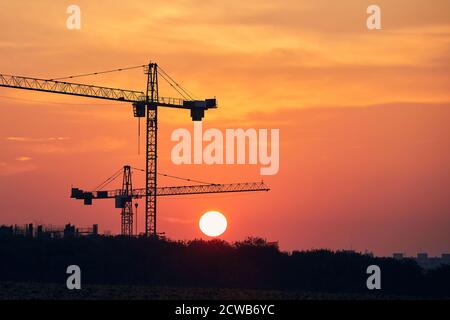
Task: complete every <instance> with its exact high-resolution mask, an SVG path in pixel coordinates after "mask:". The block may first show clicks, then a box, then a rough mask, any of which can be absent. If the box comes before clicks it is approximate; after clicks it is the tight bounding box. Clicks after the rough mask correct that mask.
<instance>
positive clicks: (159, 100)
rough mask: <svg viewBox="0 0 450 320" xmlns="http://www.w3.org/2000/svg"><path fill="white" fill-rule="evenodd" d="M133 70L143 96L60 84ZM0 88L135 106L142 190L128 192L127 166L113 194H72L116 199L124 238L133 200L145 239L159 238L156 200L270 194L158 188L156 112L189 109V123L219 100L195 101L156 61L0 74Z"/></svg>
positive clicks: (255, 187) (251, 187)
mask: <svg viewBox="0 0 450 320" xmlns="http://www.w3.org/2000/svg"><path fill="white" fill-rule="evenodd" d="M134 68H144V72H145V74H146V75H147V85H146V90H145V92H143V91H134V90H124V89H118V88H109V87H103V86H95V85H87V84H80V83H72V82H65V81H60V80H63V79H67V78H76V77H83V76H89V75H97V74H103V73H109V72H115V71H123V70H129V69H134ZM158 75H160V76H161V77H162V78H163V79H164V80H166V81H167V82H168V83H169V84H170V85H171V86H172V87H173V88H174V89H175V90H176V91H177V92H178V93H179V94H180V95H181V96H182V97H183V98H182V99H181V98H167V97H160V96H159V87H158ZM0 87H7V88H16V89H24V90H34V91H42V92H49V93H58V94H66V95H73V96H81V97H88V98H95V99H105V100H114V101H119V102H129V103H132V105H133V114H134V117H137V118H146V167H145V175H146V179H145V188H142V189H134V190H133V189H132V184H131V172H130V171H129V170H130V168H129V166H125V167H124V174H123V178H124V182H123V186H122V189H119V190H112V191H88V192H85V191H83V190H81V189H78V188H73V189H72V193H71V197H72V198H76V199H83V200H84V203H85V204H86V205H89V204H91V203H92V199H103V198H115V199H116V207H119V208H123V210H122V234H124V235H131V234H132V233H133V209H132V199H133V198H145V235H146V236H157V235H158V233H157V229H156V227H157V225H156V213H157V210H156V199H157V196H168V195H183V194H200V193H221V192H244V191H268V190H269V188H267V186H266V185H265V184H264V183H263V182H256V183H237V184H201V185H193V186H181V187H163V188H158V184H157V175H158V171H157V149H158V148H157V146H158V145H157V143H158V108H159V107H167V108H176V109H186V110H190V115H191V118H192V120H193V121H202V119H203V117H204V115H205V111H206V110H208V109H215V108H217V101H216V98H211V99H204V100H196V99H194V98H193V97H192V96H191V95H190V94H189V92H188V91H187V90H185V89H184V88H183V87H181V86H180V85H179V84H178V83H177V82H175V81H174V80H173V79H172V78H171V77H170V76H169V75H168V74H167V73H166V72H165V71H164V70H163V69H162V68H160V67H159V66H158V64H156V63H149V64H148V65H141V66H136V67H129V68H121V69H115V70H109V71H103V72H95V73H88V74H82V75H75V76H70V77H64V78H55V79H39V78H31V77H23V76H16V75H4V74H0ZM127 167H128V168H127ZM125 168H127V169H125ZM188 180H189V179H188ZM124 209H125V210H124Z"/></svg>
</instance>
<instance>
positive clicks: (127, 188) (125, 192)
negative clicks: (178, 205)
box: [71, 165, 269, 236]
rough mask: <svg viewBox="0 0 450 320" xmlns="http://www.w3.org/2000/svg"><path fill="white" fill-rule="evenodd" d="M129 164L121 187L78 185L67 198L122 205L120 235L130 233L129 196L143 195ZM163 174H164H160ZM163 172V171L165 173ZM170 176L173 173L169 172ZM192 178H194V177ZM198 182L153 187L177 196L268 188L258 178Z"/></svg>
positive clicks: (131, 220) (106, 182)
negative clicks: (88, 188)
mask: <svg viewBox="0 0 450 320" xmlns="http://www.w3.org/2000/svg"><path fill="white" fill-rule="evenodd" d="M132 169H134V170H140V171H142V170H141V169H137V168H132V167H131V166H129V165H125V166H124V167H123V174H122V188H121V189H111V190H98V188H97V190H95V191H84V190H82V189H80V188H72V191H71V198H73V199H77V200H83V202H84V204H85V205H92V202H93V200H94V199H95V200H97V199H115V207H116V208H119V209H122V212H121V233H122V235H124V236H131V235H133V199H141V198H143V197H145V195H146V189H145V188H137V189H133V187H132ZM120 173H121V172H120V171H119V172H116V173H115V174H114V175H112V176H111V177H109V178H108V179H107V180H106V181H105V182H104V183H102V184H101V185H100V186H102V185H106V184H108V183H109V182H111V181H113V180H115V179H116V178H118V177H119V176H120ZM163 175H165V174H163ZM165 176H167V175H165ZM171 177H173V176H171ZM174 178H177V179H181V180H188V181H192V179H183V178H180V177H174ZM194 181H195V180H194ZM195 182H199V183H200V184H195V185H184V186H169V187H158V188H157V189H156V196H157V197H161V196H181V195H190V194H207V193H232V192H250V191H269V188H268V187H267V186H266V185H265V184H264V182H263V181H261V182H245V183H228V184H215V183H206V182H200V181H195Z"/></svg>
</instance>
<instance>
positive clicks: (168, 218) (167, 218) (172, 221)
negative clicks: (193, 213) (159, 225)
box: [162, 217, 192, 224]
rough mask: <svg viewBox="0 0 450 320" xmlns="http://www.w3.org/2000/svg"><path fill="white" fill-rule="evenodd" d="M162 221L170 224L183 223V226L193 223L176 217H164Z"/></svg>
mask: <svg viewBox="0 0 450 320" xmlns="http://www.w3.org/2000/svg"><path fill="white" fill-rule="evenodd" d="M162 220H164V221H167V222H169V223H181V224H187V223H191V222H192V220H184V219H179V218H175V217H164V218H162Z"/></svg>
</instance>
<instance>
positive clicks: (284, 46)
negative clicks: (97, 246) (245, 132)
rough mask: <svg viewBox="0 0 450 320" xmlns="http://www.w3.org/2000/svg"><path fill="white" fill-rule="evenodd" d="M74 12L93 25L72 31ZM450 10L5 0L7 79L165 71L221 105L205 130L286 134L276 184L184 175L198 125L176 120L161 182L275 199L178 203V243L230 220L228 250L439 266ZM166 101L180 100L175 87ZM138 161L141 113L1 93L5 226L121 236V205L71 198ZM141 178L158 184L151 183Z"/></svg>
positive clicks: (444, 230) (442, 5)
mask: <svg viewBox="0 0 450 320" xmlns="http://www.w3.org/2000/svg"><path fill="white" fill-rule="evenodd" d="M71 4H76V5H78V6H79V7H80V9H81V29H80V30H69V29H67V27H66V20H67V18H68V16H69V15H68V14H67V13H66V9H67V7H68V6H69V5H71ZM370 4H377V5H378V6H379V7H380V8H381V23H382V29H381V30H368V29H367V27H366V19H367V17H368V16H369V15H368V14H367V13H366V9H367V7H368V6H369V5H370ZM449 12H450V1H446V0H435V1H433V2H432V3H430V2H426V1H424V0H408V1H406V0H394V1H392V0H376V1H365V0H359V1H357V0H342V1H331V0H316V1H301V0H285V1H267V0H258V1H256V0H249V1H238V0H229V1H219V0H212V1H200V0H191V1H188V0H175V1H162V0H156V1H136V0H129V1H127V2H126V4H124V2H123V1H112V0H104V1H99V2H95V3H94V2H93V1H81V0H75V1H58V2H56V1H49V0H48V1H47V0H39V1H20V2H19V1H12V0H10V1H8V0H0V73H1V74H14V75H24V76H30V77H38V78H55V77H62V76H70V75H74V74H84V73H90V72H96V71H102V70H110V69H115V68H121V67H128V66H135V65H142V64H145V63H148V62H149V61H150V60H151V61H153V62H157V63H158V64H159V65H160V66H161V67H163V69H164V70H165V71H167V72H168V73H169V74H170V75H171V76H172V77H173V78H174V79H176V80H177V82H179V83H180V84H182V85H183V86H184V87H186V88H188V89H189V91H190V92H192V93H194V94H195V96H196V97H199V98H208V97H213V96H216V97H217V99H218V102H219V108H218V109H216V110H208V111H207V113H206V117H205V120H204V122H203V127H204V128H205V129H207V128H217V129H219V130H221V131H222V132H224V130H225V129H227V128H231V129H233V128H256V129H263V128H267V129H271V128H272V129H273V128H276V129H280V170H279V172H278V174H276V175H273V176H261V175H260V172H259V165H212V166H209V165H179V166H177V165H175V164H173V163H172V161H171V158H170V153H171V149H172V148H173V147H174V145H175V142H173V141H171V140H170V136H171V133H172V132H173V130H175V129H177V128H186V129H188V130H192V126H193V125H192V121H191V120H190V117H189V114H188V112H186V111H183V110H168V109H161V110H160V112H159V130H160V131H159V135H158V139H159V140H158V141H159V145H158V147H159V158H158V168H159V169H158V171H160V172H162V173H169V174H173V175H177V176H181V177H187V178H193V179H198V180H202V181H203V180H204V181H208V182H209V181H210V182H214V183H232V182H241V181H260V180H261V179H264V181H265V182H266V183H267V184H268V185H269V186H270V188H271V191H269V192H267V193H252V194H232V195H230V194H216V195H207V196H205V195H195V196H186V197H179V198H176V197H172V198H164V199H163V198H161V199H159V200H158V226H159V230H160V231H162V232H165V234H166V235H167V236H168V237H170V238H173V239H193V238H200V237H203V238H205V236H204V235H202V233H201V231H200V230H199V228H198V220H199V217H200V216H201V215H202V214H203V213H204V212H206V211H208V210H218V211H220V212H223V213H224V214H225V215H226V217H227V219H228V229H227V231H226V232H225V233H224V234H223V236H221V238H223V239H225V240H228V241H235V240H242V239H244V238H246V237H247V236H259V237H263V238H266V239H267V240H268V241H279V244H280V247H281V249H283V250H296V249H298V250H302V249H313V248H329V249H354V250H358V251H365V250H368V251H372V252H374V253H375V254H378V255H391V254H392V253H393V252H404V253H406V254H407V255H415V254H417V253H418V252H428V253H430V254H432V255H438V254H441V253H445V252H450V232H449V231H450V200H449V197H448V194H449V191H450V165H449V163H450V148H449V142H450V91H449V87H450V72H449V71H450V70H449V69H450V59H449V57H450V14H449ZM145 81H146V79H145V75H144V74H143V72H142V70H140V69H136V70H130V71H123V72H117V73H112V74H107V75H102V76H93V77H86V78H79V79H77V82H81V83H86V84H95V85H103V86H109V87H118V88H124V89H134V90H144V89H145ZM160 95H162V96H174V97H177V93H176V92H175V91H173V90H172V89H171V88H170V87H169V86H167V85H165V84H163V83H161V88H160ZM141 124H142V123H141ZM140 145H141V150H143V148H144V136H141V138H140ZM124 164H131V165H132V166H135V167H138V168H143V167H145V157H144V154H143V153H141V154H138V136H137V120H136V119H135V118H133V116H132V108H131V106H130V105H129V104H127V103H117V102H114V101H104V100H94V99H88V98H81V97H72V96H65V95H55V94H47V93H41V92H32V91H23V90H16V89H8V88H2V87H0V192H1V194H2V197H1V199H2V206H1V207H0V224H24V223H29V222H34V223H42V224H45V225H49V224H52V225H64V224H66V223H68V222H70V223H74V224H76V225H77V226H80V227H84V226H90V225H92V224H94V223H98V224H99V226H100V231H103V232H105V231H110V232H112V233H118V232H120V211H119V210H118V209H115V208H114V203H113V201H107V200H106V201H105V200H102V201H97V202H94V205H93V206H92V207H86V206H83V205H82V203H80V202H78V201H74V200H72V199H70V198H69V193H70V187H71V186H72V185H73V186H79V187H81V188H84V189H93V188H95V187H96V186H97V185H98V184H100V183H101V182H102V181H103V180H105V179H106V178H107V177H109V176H110V175H111V174H112V173H114V172H115V171H117V170H118V169H120V168H121V167H122V166H123V165H124ZM133 178H134V180H133V181H134V184H135V186H141V187H143V185H144V180H143V176H141V174H140V173H139V172H136V173H135V175H134V176H133ZM177 183H179V182H177V181H173V180H170V179H168V178H160V179H159V184H160V185H161V186H162V185H172V184H177ZM112 186H113V185H112ZM116 186H118V185H115V186H114V187H116ZM143 207H144V205H143V203H140V206H139V208H138V228H139V230H141V231H142V230H143V225H144V224H143Z"/></svg>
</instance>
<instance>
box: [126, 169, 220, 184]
mask: <svg viewBox="0 0 450 320" xmlns="http://www.w3.org/2000/svg"><path fill="white" fill-rule="evenodd" d="M131 169H133V170H137V171H142V172H145V170H144V169H139V168H135V167H131ZM157 174H158V175H160V176H163V177H167V178H173V179H178V180H184V181H189V182H196V183H201V184H211V185H216V183H211V182H205V181H200V180H195V179H189V178H182V177H177V176H173V175H170V174H166V173H162V172H158V173H157Z"/></svg>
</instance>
